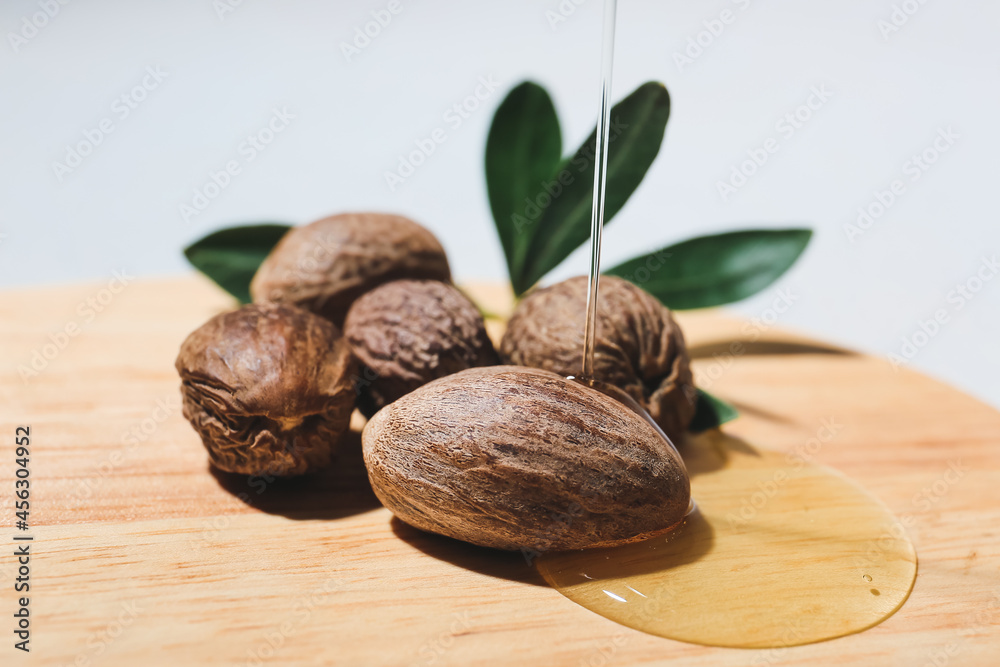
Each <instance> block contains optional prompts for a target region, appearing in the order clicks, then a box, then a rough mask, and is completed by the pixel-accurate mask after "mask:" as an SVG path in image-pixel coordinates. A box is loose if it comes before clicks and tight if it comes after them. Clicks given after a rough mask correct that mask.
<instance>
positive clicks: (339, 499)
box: [209, 430, 382, 520]
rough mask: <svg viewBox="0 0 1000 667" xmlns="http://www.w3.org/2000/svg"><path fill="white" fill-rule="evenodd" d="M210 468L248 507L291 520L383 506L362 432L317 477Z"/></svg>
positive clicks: (355, 433)
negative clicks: (368, 464) (367, 464)
mask: <svg viewBox="0 0 1000 667" xmlns="http://www.w3.org/2000/svg"><path fill="white" fill-rule="evenodd" d="M209 470H210V472H211V474H212V476H213V477H214V478H215V479H216V481H217V482H218V483H219V486H221V487H222V488H223V489H225V490H226V491H228V492H229V493H231V494H233V495H234V496H235V497H236V498H238V499H240V500H242V501H243V502H245V503H246V504H247V505H250V506H252V507H254V508H256V509H258V510H260V511H262V512H265V513H267V514H279V515H281V516H285V517H288V518H289V519H296V520H310V519H337V518H340V517H345V516H351V515H354V514H360V513H362V512H367V511H369V510H373V509H377V508H379V507H381V506H382V504H381V503H380V502H379V500H378V497H376V496H375V492H374V491H372V488H371V485H370V484H369V483H368V473H367V471H366V470H365V464H364V460H363V459H362V457H361V434H360V433H359V432H358V431H353V430H352V431H348V432H347V433H346V434H345V435H344V438H343V440H342V441H341V442H340V445H339V447H338V448H337V453H336V454H335V455H334V460H333V462H332V463H331V464H330V467H328V468H327V469H325V470H322V471H318V472H316V473H312V474H308V475H301V476H298V477H288V478H275V477H272V476H269V475H259V476H250V477H248V476H247V475H239V474H234V473H228V472H222V471H219V470H217V469H215V468H214V467H211V466H209Z"/></svg>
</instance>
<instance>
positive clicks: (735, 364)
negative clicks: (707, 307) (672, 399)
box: [0, 277, 1000, 667]
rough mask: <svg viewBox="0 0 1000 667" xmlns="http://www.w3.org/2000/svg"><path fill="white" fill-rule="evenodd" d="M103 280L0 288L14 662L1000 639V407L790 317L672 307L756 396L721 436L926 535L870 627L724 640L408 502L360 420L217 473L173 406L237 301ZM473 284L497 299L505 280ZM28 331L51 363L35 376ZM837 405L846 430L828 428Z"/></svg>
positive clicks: (739, 390)
mask: <svg viewBox="0 0 1000 667" xmlns="http://www.w3.org/2000/svg"><path fill="white" fill-rule="evenodd" d="M103 288H104V286H103V285H74V286H63V287H58V288H55V287H54V288H46V289H32V290H23V291H11V292H6V293H3V294H0V350H2V354H0V364H2V366H0V372H2V376H0V392H2V393H0V399H2V401H3V410H2V415H0V438H2V442H3V443H4V444H3V448H2V451H3V452H4V454H5V457H4V459H3V462H2V463H0V506H2V507H3V510H4V514H3V517H4V518H3V521H2V522H0V525H2V526H3V529H2V530H0V539H2V540H4V541H5V542H6V543H8V544H9V545H10V544H13V543H12V538H13V536H14V535H15V534H16V533H18V531H16V530H15V529H14V528H13V522H14V516H13V512H14V510H13V507H12V505H13V480H14V462H13V459H14V429H15V427H16V426H18V425H30V426H31V433H32V447H31V449H32V456H31V480H32V494H33V495H32V501H33V502H32V508H31V521H32V526H33V528H32V530H31V531H29V532H30V534H32V535H33V536H34V538H35V541H34V542H33V543H32V552H33V560H32V575H31V576H32V580H31V586H32V588H31V593H30V595H31V606H30V609H31V614H32V615H31V623H32V625H31V627H32V639H31V649H32V650H31V653H30V654H28V655H25V654H23V653H21V652H20V651H16V650H14V648H13V643H14V641H15V640H14V638H13V635H12V628H13V623H12V619H11V614H12V613H13V611H14V610H15V605H16V597H17V595H18V594H16V593H15V592H14V591H13V590H12V584H13V579H14V577H15V576H16V574H15V570H16V565H15V562H14V558H13V557H12V556H11V555H5V556H4V557H3V558H2V559H0V588H2V589H3V591H4V593H3V596H2V600H0V604H2V608H0V612H2V613H0V617H2V618H6V619H8V620H7V622H6V623H5V624H2V625H0V629H2V630H3V632H2V634H0V636H3V637H5V639H4V640H3V645H2V646H0V664H4V665H9V664H10V665H12V664H22V663H23V664H39V665H41V664H45V665H66V664H78V665H161V664H162V665H177V664H192V665H244V664H251V665H258V664H265V665H300V664H301V665H319V664H343V665H367V664H376V665H470V664H481V663H490V664H517V665H574V666H575V665H635V664H683V665H810V666H819V665H845V664H863V665H913V666H916V667H922V666H923V665H936V666H940V665H945V664H947V665H996V664H998V660H1000V657H998V656H1000V413H998V412H997V411H995V410H993V409H992V408H990V407H988V406H986V405H983V404H982V403H980V402H978V401H976V400H974V399H972V398H969V397H968V396H965V395H963V394H962V393H961V392H959V391H957V390H955V389H953V388H950V387H948V386H945V385H943V384H941V383H938V382H936V381H934V380H931V379H929V378H926V377H924V376H921V375H919V374H916V373H914V372H911V371H908V370H905V369H904V370H902V371H900V372H896V371H894V370H893V369H892V368H891V367H890V366H889V364H888V363H887V362H885V361H883V360H879V359H874V358H870V357H866V356H863V355H859V354H853V353H850V352H845V351H842V350H837V349H836V348H834V347H831V346H827V345H820V344H815V343H811V342H810V341H808V340H806V339H804V338H801V337H796V336H792V335H790V334H788V333H785V332H781V331H777V330H770V331H767V332H765V333H764V334H763V335H762V336H760V338H759V339H758V340H756V341H755V342H752V343H748V344H747V345H746V347H745V349H743V350H742V351H739V352H738V353H737V354H735V355H733V354H731V353H730V352H729V350H730V348H729V345H730V342H731V341H734V340H737V339H739V338H740V337H741V336H742V337H743V339H744V340H747V339H748V335H749V338H753V337H754V332H753V331H748V330H747V329H746V327H745V325H744V324H743V323H740V322H738V321H735V320H730V319H726V318H724V317H722V316H721V315H719V314H717V313H712V312H704V313H689V314H682V315H681V317H680V321H681V324H682V326H683V328H684V330H685V332H686V335H687V338H688V341H689V344H690V346H691V348H692V351H693V353H694V354H695V356H697V357H698V360H697V361H696V364H695V366H696V370H697V373H698V374H699V376H700V378H701V381H702V384H704V385H707V388H709V389H710V390H711V391H712V392H713V393H716V394H718V395H719V396H722V397H724V398H726V399H728V400H730V401H731V402H733V403H735V404H736V405H737V406H739V407H740V409H741V410H742V413H743V415H742V417H741V418H740V419H739V420H737V421H736V422H733V423H731V424H728V425H726V427H725V430H726V432H727V433H729V434H731V435H733V436H736V437H739V438H742V439H744V440H746V441H747V442H748V443H750V444H752V445H753V446H755V447H759V448H764V449H772V450H778V451H788V450H793V449H795V448H802V447H811V448H813V449H816V450H817V451H815V454H814V456H815V460H817V461H819V462H822V463H825V464H827V465H830V466H832V467H834V468H837V469H838V470H840V471H842V472H844V473H845V474H846V475H848V476H850V477H852V478H853V479H855V480H857V481H859V482H860V483H861V484H863V485H864V486H865V487H866V488H867V489H868V490H869V491H871V492H872V493H874V494H875V495H876V496H878V497H879V498H880V499H881V500H882V501H883V502H884V503H885V504H886V505H887V506H888V507H889V508H890V509H891V510H892V511H893V512H895V513H896V515H897V516H898V517H899V518H900V520H901V522H903V523H904V524H906V525H907V526H908V532H909V535H910V537H911V538H912V540H913V542H914V544H915V545H916V548H917V553H918V556H919V573H918V576H917V581H916V585H915V586H914V589H913V592H912V594H911V596H910V598H909V600H908V601H907V602H906V604H905V605H904V606H903V607H902V609H900V611H899V612H897V613H896V614H895V615H894V616H892V617H891V618H889V619H888V620H887V621H886V622H884V623H882V624H881V625H878V626H876V627H875V628H873V629H871V630H868V631H865V632H863V633H860V634H856V635H851V636H847V637H843V638H840V639H835V640H832V641H827V642H822V643H819V644H812V645H806V646H800V647H794V648H786V649H775V650H742V649H719V648H710V647H704V646H695V645H690V644H684V643H679V642H674V641H670V640H666V639H661V638H658V637H654V636H650V635H646V634H643V633H641V632H637V631H633V630H629V629H627V628H624V627H622V626H619V625H617V624H615V623H613V622H611V621H609V620H607V619H605V618H602V617H600V616H598V615H596V614H593V613H591V612H589V611H587V610H586V609H583V608H582V607H579V606H577V605H576V604H574V603H573V602H571V601H569V600H568V599H566V598H564V597H562V596H561V595H560V594H559V593H557V592H556V591H554V590H553V589H551V588H549V587H548V586H546V585H545V584H544V583H543V582H542V581H541V579H540V578H539V577H538V575H537V574H536V573H535V572H534V571H533V570H532V569H531V568H529V567H528V566H527V565H526V564H525V562H524V559H523V558H522V557H521V555H519V554H507V553H500V552H491V551H488V550H484V549H478V548H474V547H470V546H468V545H464V544H461V543H457V542H453V541H450V540H447V539H444V538H439V537H434V536H430V535H425V534H421V533H419V532H417V531H415V530H413V529H410V528H408V527H407V526H405V525H402V524H400V523H399V522H397V521H394V520H393V519H392V517H391V515H390V514H389V513H388V512H387V511H386V510H384V509H382V508H381V507H380V506H379V504H378V502H377V500H376V499H375V498H374V496H373V495H372V493H371V490H370V489H369V488H368V486H367V481H366V477H365V474H364V469H363V467H362V465H361V461H360V452H359V444H358V441H357V439H356V438H355V439H354V440H353V441H352V442H350V443H348V445H347V446H345V447H344V449H343V452H342V453H341V455H340V460H339V463H338V465H337V466H336V467H335V468H334V469H332V470H331V471H330V472H329V473H328V474H325V475H321V476H317V477H312V478H308V479H304V480H297V481H276V482H266V481H265V480H250V481H249V483H248V481H247V480H246V479H245V478H239V477H229V476H224V475H218V474H214V473H212V472H211V471H210V470H209V469H208V467H207V464H206V460H207V459H206V455H205V452H204V450H203V448H202V446H201V443H200V442H199V440H198V437H197V436H196V434H195V433H194V431H193V430H192V429H191V428H190V426H188V424H187V423H186V421H185V420H184V419H183V417H182V416H181V414H180V408H179V399H178V396H179V393H178V378H177V376H176V373H175V371H174V368H173V362H174V357H175V355H176V353H177V349H178V346H179V345H180V342H181V341H182V340H183V338H184V336H185V335H187V333H188V332H190V331H191V330H193V329H194V328H195V327H197V326H198V325H200V324H201V323H202V322H203V321H204V320H205V319H207V318H208V317H209V316H211V315H212V314H214V313H216V312H220V311H221V310H223V309H226V308H228V307H230V306H231V302H230V301H229V300H228V299H227V297H226V296H225V295H224V294H222V293H221V292H220V291H218V290H217V289H216V288H214V287H213V286H212V285H210V284H208V283H207V282H206V281H204V280H202V279H200V278H196V277H190V278H184V279H170V280H160V281H145V282H142V281H135V282H133V283H130V284H129V285H128V286H127V287H126V288H125V289H124V290H123V291H121V292H120V293H118V294H114V295H111V298H110V299H109V298H108V297H107V295H104V294H103V293H102V289H103ZM471 291H472V292H474V293H476V294H477V295H478V296H479V297H480V299H481V300H483V301H485V302H487V303H489V305H490V306H491V307H492V308H493V309H494V310H501V311H502V310H503V308H504V307H505V305H504V304H505V295H504V292H503V290H501V289H499V288H479V289H471ZM88 299H97V301H96V302H95V303H97V305H98V306H100V307H101V312H96V310H95V309H93V308H92V307H91V306H88V305H87V300H88ZM102 299H103V300H104V301H107V303H106V304H102V303H101V300H102ZM81 304H82V305H81ZM90 310H94V317H93V318H92V319H91V318H90V316H89V312H90ZM70 323H74V324H76V325H77V326H78V327H79V333H78V334H77V335H75V336H72V337H69V340H68V342H67V343H66V344H65V347H64V348H63V349H61V350H58V352H57V353H55V354H54V355H53V354H51V353H53V348H48V349H45V348H44V346H45V345H47V344H49V343H50V340H51V339H50V338H49V335H50V334H52V333H54V332H56V331H62V330H65V327H66V326H67V324H70ZM491 326H493V327H496V325H491ZM57 339H58V337H57ZM36 350H37V351H39V353H40V354H45V353H46V352H48V353H50V356H52V357H53V358H51V359H47V360H46V366H45V368H44V369H42V370H41V371H40V372H39V373H38V375H37V376H35V377H30V378H28V379H27V380H25V379H22V378H21V377H20V375H19V373H18V367H19V366H22V365H24V366H30V365H31V360H32V355H33V351H36ZM716 355H721V356H716ZM43 358H44V357H43ZM824 420H834V421H835V422H836V423H837V424H840V425H841V428H840V429H839V430H838V432H837V434H836V437H834V438H832V439H830V440H829V441H827V442H824V443H822V444H821V446H820V447H818V448H816V447H815V443H814V442H813V441H811V439H813V438H817V435H818V433H819V432H820V429H821V427H822V426H823V424H824V423H825V422H824ZM949 471H951V472H949ZM241 495H242V499H241ZM12 551H13V547H12V546H11V547H10V548H9V549H5V550H4V553H5V554H9V553H10V552H12ZM719 604H726V600H725V599H720V600H719ZM760 604H761V605H762V606H766V605H767V604H768V601H767V600H766V599H765V600H761V601H760Z"/></svg>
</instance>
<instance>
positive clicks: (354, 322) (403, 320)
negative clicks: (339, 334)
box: [344, 280, 500, 417]
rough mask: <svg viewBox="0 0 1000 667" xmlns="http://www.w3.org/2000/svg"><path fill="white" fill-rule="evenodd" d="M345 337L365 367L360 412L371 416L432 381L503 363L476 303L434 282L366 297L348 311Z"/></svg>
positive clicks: (403, 283) (388, 287) (400, 284)
mask: <svg viewBox="0 0 1000 667" xmlns="http://www.w3.org/2000/svg"><path fill="white" fill-rule="evenodd" d="M344 336H345V337H346V338H347V340H348V342H349V343H350V344H351V348H352V349H353V351H354V356H355V357H357V359H358V360H359V361H360V362H361V364H362V371H361V378H360V380H359V382H358V389H359V392H360V393H359V396H358V407H359V408H360V409H361V411H362V412H363V413H365V415H366V416H368V417H371V416H372V415H373V414H375V413H376V412H377V411H378V410H380V409H381V408H382V407H384V406H385V405H388V404H389V403H392V402H393V401H395V400H396V399H397V398H399V397H400V396H403V395H405V394H408V393H410V392H411V391H413V390H414V389H416V388H417V387H420V386H421V385H424V384H427V383H428V382H430V381H431V380H436V379H437V378H440V377H444V376H445V375H451V374H452V373H457V372H458V371H462V370H465V369H466V368H473V367H476V366H494V365H496V364H498V363H500V360H499V359H498V357H497V353H496V350H494V349H493V343H492V342H491V341H490V338H489V336H487V335H486V327H485V325H484V324H483V318H482V315H480V314H479V310H478V309H477V308H476V306H475V304H473V303H472V302H471V301H469V299H468V298H467V297H466V296H465V295H464V294H462V293H461V292H459V291H458V290H457V289H455V288H454V287H452V286H451V285H447V284H445V283H442V282H438V281H436V280H397V281H394V282H391V283H386V284H385V285H382V286H381V287H377V288H375V289H374V290H372V291H371V292H368V293H367V294H365V295H364V296H362V297H361V298H359V299H358V300H357V301H355V302H354V305H353V306H351V309H350V311H348V313H347V320H346V321H345V323H344Z"/></svg>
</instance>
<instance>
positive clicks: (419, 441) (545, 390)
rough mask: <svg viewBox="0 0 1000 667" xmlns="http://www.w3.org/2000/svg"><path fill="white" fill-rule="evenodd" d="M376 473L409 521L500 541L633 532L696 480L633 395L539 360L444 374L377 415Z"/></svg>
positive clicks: (643, 533) (676, 504)
mask: <svg viewBox="0 0 1000 667" xmlns="http://www.w3.org/2000/svg"><path fill="white" fill-rule="evenodd" d="M362 447H363V451H364V458H365V464H366V466H367V467H368V478H369V480H370V481H371V484H372V488H373V489H374V490H375V493H376V495H378V497H379V499H380V500H381V501H382V503H383V504H384V505H385V506H386V507H388V508H389V509H390V510H392V512H393V513H394V514H395V515H396V516H397V517H399V518H400V519H402V520H403V521H405V522H406V523H408V524H410V525H412V526H415V527H417V528H420V529H422V530H426V531H429V532H432V533H439V534H441V535H447V536H449V537H454V538H456V539H460V540H465V541H466V542H471V543H473V544H478V545H481V546H486V547H495V548H498V549H510V550H516V549H531V550H536V551H546V550H549V549H578V548H584V547H597V546H611V545H615V544H623V543H626V542H631V541H635V540H639V539H644V538H647V537H651V536H653V535H656V534H659V533H662V532H664V531H666V530H669V529H670V528H671V527H672V526H674V525H676V524H677V523H678V522H679V521H681V519H683V517H684V515H685V514H686V513H687V509H688V503H689V501H690V495H691V489H690V483H689V481H688V477H687V473H686V472H685V470H684V467H683V464H682V463H681V462H680V459H679V458H677V457H676V454H675V453H674V451H673V449H672V448H671V447H670V446H669V444H667V443H666V442H665V441H664V440H663V439H662V438H661V437H660V436H659V435H658V434H657V433H656V431H655V430H654V429H653V427H652V426H650V425H649V423H647V422H646V421H645V420H644V419H643V418H642V417H640V416H639V415H638V414H636V413H635V412H633V411H632V410H629V409H628V408H626V407H625V406H623V405H622V404H621V403H619V402H617V401H615V400H614V399H611V398H609V397H607V396H605V395H604V394H602V393H600V392H597V391H595V390H593V389H590V388H588V387H584V386H582V385H580V384H577V383H575V382H572V381H570V380H566V379H565V378H562V377H560V376H558V375H556V374H554V373H550V372H548V371H541V370H538V369H533V368H520V367H514V366H492V367H489V368H473V369H469V370H466V371H462V372H460V373H456V374H455V375H449V376H447V377H444V378H441V379H439V380H435V381H434V382H431V383H429V384H426V385H424V386H423V387H420V388H419V389H417V390H416V391H414V392H412V393H410V394H407V395H406V396H403V397H402V398H400V399H399V400H398V401H396V402H394V403H391V404H390V405H388V406H386V407H385V408H384V409H382V410H381V411H380V412H379V413H378V414H376V415H375V417H373V418H372V420H371V421H369V422H368V424H367V425H366V426H365V430H364V432H363V434H362Z"/></svg>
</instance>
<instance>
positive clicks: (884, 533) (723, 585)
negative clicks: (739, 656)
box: [537, 431, 917, 648]
mask: <svg viewBox="0 0 1000 667" xmlns="http://www.w3.org/2000/svg"><path fill="white" fill-rule="evenodd" d="M684 454H685V462H686V464H687V466H688V470H689V471H690V473H691V495H692V497H693V498H694V500H695V502H696V508H695V509H694V511H693V512H692V513H691V514H689V515H688V517H687V518H686V519H685V521H684V523H683V524H681V525H680V526H679V527H678V528H676V529H674V530H673V531H671V532H670V533H669V534H667V535H666V536H662V537H659V538H656V539H652V540H648V541H645V542H641V543H637V544H632V545H627V546H624V547H613V548H607V549H587V550H582V551H571V552H562V553H548V554H544V555H542V556H541V557H540V558H539V559H538V561H537V565H538V569H539V571H540V572H541V574H542V576H543V577H545V579H546V581H548V582H549V583H550V584H551V585H552V586H553V587H555V588H556V589H557V590H558V591H559V592H560V593H562V594H563V595H565V596H566V597H568V598H569V599H571V600H573V601H574V602H576V603H578V604H580V605H582V606H584V607H586V608H587V609H590V610H591V611H594V612H596V613H598V614H600V615H602V616H605V617H607V618H609V619H611V620H613V621H617V622H618V623H621V624H623V625H626V626H629V627H632V628H635V629H637V630H642V631H644V632H648V633H651V634H654V635H659V636H661V637H668V638H670V639H676V640H679V641H685V642H691V643H694V644H705V645H710V646H726V647H742V648H767V647H782V646H796V645H799V644H808V643H812V642H818V641H823V640H826V639H833V638H835V637H841V636H843V635H847V634H851V633H854V632H860V631H862V630H865V629H867V628H870V627H872V626H873V625H876V624H877V623H879V622H881V621H883V620H885V619H886V618H888V617H889V616H891V615H892V614H893V612H895V611H896V610H897V609H899V607H900V606H902V604H903V602H905V601H906V598H907V596H908V595H909V594H910V590H911V589H912V587H913V582H914V579H915V578H916V573H917V555H916V552H915V550H914V548H913V545H912V543H911V542H910V541H909V539H908V538H907V536H906V534H905V531H904V530H903V528H902V525H901V524H900V523H899V522H898V521H897V520H896V519H895V518H894V517H893V516H892V514H891V513H890V512H889V511H888V509H886V507H885V506H884V505H882V503H881V502H879V501H878V500H877V499H876V498H874V497H873V496H871V495H869V494H868V493H867V492H866V491H865V490H863V489H862V488H860V487H859V486H858V485H857V484H855V483H854V482H852V481H851V480H849V479H848V478H846V477H845V476H843V475H841V474H840V473H838V472H836V471H834V470H832V469H830V468H827V467H824V466H820V465H817V464H814V463H811V462H809V461H806V460H804V459H802V458H799V457H796V456H791V455H785V454H781V453H777V452H771V451H766V450H755V449H753V448H750V447H749V446H747V445H746V444H744V443H743V442H741V441H739V440H736V439H733V438H728V437H727V436H725V435H724V434H722V433H719V432H717V431H716V432H712V433H708V434H703V435H701V436H698V437H697V438H694V439H693V440H692V442H691V443H690V444H689V445H688V447H687V448H686V450H685V451H684Z"/></svg>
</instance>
